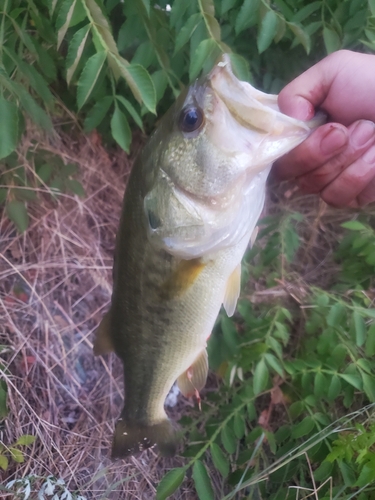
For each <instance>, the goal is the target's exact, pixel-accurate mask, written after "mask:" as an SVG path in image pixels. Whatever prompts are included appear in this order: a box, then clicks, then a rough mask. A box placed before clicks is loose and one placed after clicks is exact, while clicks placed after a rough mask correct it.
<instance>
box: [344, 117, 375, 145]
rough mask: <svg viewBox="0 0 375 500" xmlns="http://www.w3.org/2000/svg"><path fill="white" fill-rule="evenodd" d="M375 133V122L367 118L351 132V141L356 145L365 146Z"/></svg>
mask: <svg viewBox="0 0 375 500" xmlns="http://www.w3.org/2000/svg"><path fill="white" fill-rule="evenodd" d="M374 134H375V124H374V123H373V122H370V121H367V120H366V121H361V122H359V123H358V124H357V125H356V127H355V128H354V130H353V131H352V133H351V134H350V142H351V143H352V144H353V146H356V147H360V146H364V145H365V144H366V142H367V141H368V140H369V139H370V138H371V137H374Z"/></svg>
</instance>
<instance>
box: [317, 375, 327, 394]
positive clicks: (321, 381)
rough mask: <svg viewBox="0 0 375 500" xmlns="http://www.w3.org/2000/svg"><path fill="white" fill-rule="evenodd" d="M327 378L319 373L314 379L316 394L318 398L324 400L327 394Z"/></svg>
mask: <svg viewBox="0 0 375 500" xmlns="http://www.w3.org/2000/svg"><path fill="white" fill-rule="evenodd" d="M327 385H328V383H327V378H326V376H325V375H324V373H322V372H317V373H316V375H315V378H314V394H315V396H316V397H317V398H322V397H323V396H325V395H326V392H327Z"/></svg>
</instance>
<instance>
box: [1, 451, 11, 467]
mask: <svg viewBox="0 0 375 500" xmlns="http://www.w3.org/2000/svg"><path fill="white" fill-rule="evenodd" d="M8 464H9V461H8V459H7V457H6V456H5V455H1V454H0V467H1V468H2V469H3V470H7V468H8Z"/></svg>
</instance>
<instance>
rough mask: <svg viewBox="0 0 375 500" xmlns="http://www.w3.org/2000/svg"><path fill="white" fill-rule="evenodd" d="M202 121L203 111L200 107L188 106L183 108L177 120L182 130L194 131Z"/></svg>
mask: <svg viewBox="0 0 375 500" xmlns="http://www.w3.org/2000/svg"><path fill="white" fill-rule="evenodd" d="M202 123H203V112H202V110H201V109H200V108H195V107H190V108H186V109H183V110H182V111H181V114H180V118H179V121H178V124H179V127H180V129H181V130H182V132H194V131H195V130H197V129H199V127H200V126H201V125H202Z"/></svg>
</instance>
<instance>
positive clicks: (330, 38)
mask: <svg viewBox="0 0 375 500" xmlns="http://www.w3.org/2000/svg"><path fill="white" fill-rule="evenodd" d="M323 40H324V45H325V47H326V51H327V54H331V53H332V52H335V51H336V50H339V48H340V47H341V40H340V37H339V35H338V34H337V33H336V31H333V30H332V29H330V28H327V26H324V28H323Z"/></svg>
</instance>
